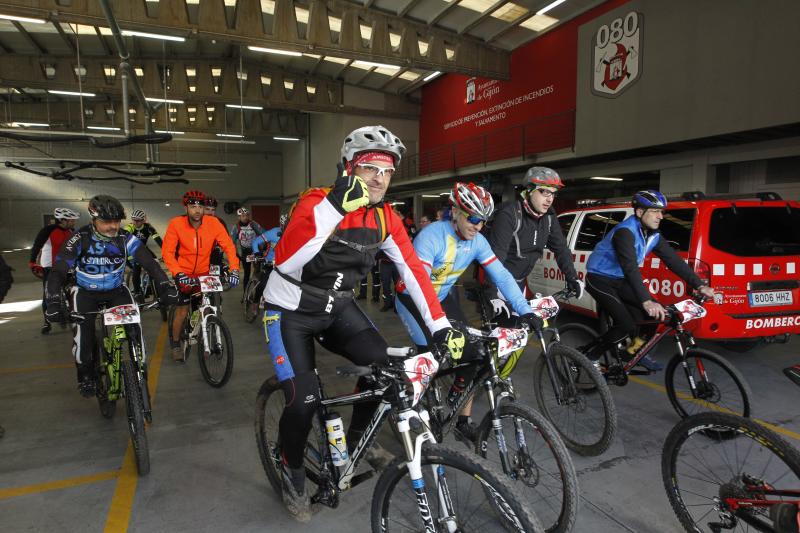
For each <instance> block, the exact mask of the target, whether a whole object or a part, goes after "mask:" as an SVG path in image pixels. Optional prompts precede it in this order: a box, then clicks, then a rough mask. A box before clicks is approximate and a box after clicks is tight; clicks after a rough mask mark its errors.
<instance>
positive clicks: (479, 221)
mask: <svg viewBox="0 0 800 533" xmlns="http://www.w3.org/2000/svg"><path fill="white" fill-rule="evenodd" d="M460 211H461V214H463V215H464V218H466V219H467V222H469V223H470V224H473V225H475V226H477V225H478V224H484V223H486V219H485V218H481V217H479V216H477V215H470V214H469V213H467V212H466V211H464V210H463V209H461V210H460Z"/></svg>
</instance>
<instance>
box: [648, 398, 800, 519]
mask: <svg viewBox="0 0 800 533" xmlns="http://www.w3.org/2000/svg"><path fill="white" fill-rule="evenodd" d="M661 477H662V480H663V482H664V489H665V490H666V491H667V496H668V497H669V502H670V505H672V509H673V511H674V512H675V515H676V516H677V517H678V520H679V521H680V523H681V525H683V527H684V528H685V529H686V531H688V532H691V533H695V532H706V531H708V532H712V531H713V530H714V526H715V525H717V524H720V525H721V524H726V525H725V526H723V527H722V528H721V529H723V530H726V531H727V530H733V531H753V530H755V531H767V532H770V531H776V529H775V527H774V524H773V522H772V519H771V518H770V513H769V505H763V506H760V505H758V503H754V504H752V503H751V504H749V505H743V506H741V507H739V509H738V510H737V509H733V508H732V507H731V506H730V503H731V500H734V501H735V500H741V499H749V500H756V501H757V500H761V501H765V502H777V501H784V500H788V499H794V500H796V497H795V498H789V497H781V496H777V495H774V494H770V493H769V488H768V487H770V488H772V489H777V490H781V489H783V490H794V491H797V490H800V452H798V451H797V450H796V449H795V448H793V447H792V446H791V445H789V444H788V443H787V442H786V441H785V440H783V439H782V438H781V437H780V436H778V435H777V434H775V433H774V432H772V431H770V430H768V429H767V428H765V427H763V426H761V425H760V424H758V423H756V422H754V421H752V420H750V419H747V418H742V417H739V416H733V415H729V414H724V413H713V412H709V413H701V414H697V415H693V416H690V417H688V418H686V419H684V420H683V421H681V422H680V423H678V424H677V425H676V426H675V427H674V428H673V429H672V431H670V433H669V435H668V436H667V440H666V441H665V442H664V449H663V452H662V454H661ZM765 489H766V490H765ZM726 500H727V501H726Z"/></svg>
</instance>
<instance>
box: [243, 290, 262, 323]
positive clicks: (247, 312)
mask: <svg viewBox="0 0 800 533" xmlns="http://www.w3.org/2000/svg"><path fill="white" fill-rule="evenodd" d="M257 287H258V280H257V279H251V280H250V282H249V283H248V284H247V287H246V288H245V291H244V320H245V322H247V323H248V324H249V323H250V322H252V321H253V320H255V319H256V316H258V300H259V298H258V296H257V295H256V294H255V292H256V288H257Z"/></svg>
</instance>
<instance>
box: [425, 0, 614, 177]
mask: <svg viewBox="0 0 800 533" xmlns="http://www.w3.org/2000/svg"><path fill="white" fill-rule="evenodd" d="M627 2H628V0H610V1H608V2H606V3H605V4H602V5H600V6H598V7H596V8H594V9H592V10H589V11H587V12H586V13H584V14H582V15H580V16H579V17H577V18H575V19H572V20H571V21H569V22H567V23H565V24H563V25H562V26H560V27H558V28H556V29H555V30H553V31H551V32H549V33H547V34H545V35H544V36H542V37H539V38H538V39H536V40H534V41H532V42H530V43H529V44H527V45H525V46H523V47H521V48H518V49H517V50H515V51H514V52H513V53H512V54H511V79H510V80H509V81H496V82H493V80H489V79H486V78H476V79H475V88H476V91H475V93H476V100H475V101H474V102H472V103H469V104H468V103H467V98H466V95H467V81H468V80H469V77H468V76H464V75H462V74H447V75H444V76H441V77H440V78H438V79H436V80H434V81H432V82H431V83H428V84H427V85H425V86H424V87H423V89H422V113H421V116H420V123H419V139H420V143H419V146H420V153H424V152H429V151H433V152H434V155H433V158H434V160H435V159H437V155H436V152H443V151H444V149H443V148H441V147H443V146H445V145H450V144H453V143H460V141H466V140H467V139H470V138H472V139H473V140H472V141H467V142H465V143H460V144H461V146H460V147H459V149H458V150H456V151H455V153H453V152H452V151H449V150H448V151H447V152H448V153H447V154H444V153H442V154H439V155H438V158H439V159H441V158H452V159H455V161H454V163H455V166H456V167H461V166H466V164H474V163H479V162H480V161H478V160H476V161H471V160H470V158H473V159H479V158H480V157H479V156H478V155H476V154H478V153H479V152H480V150H483V153H484V154H488V158H489V159H491V160H497V159H504V158H506V157H512V156H514V155H519V150H520V144H523V145H527V146H522V147H521V148H522V149H523V150H525V152H524V153H533V152H540V151H545V150H552V149H556V148H563V147H566V146H571V145H572V141H573V138H574V113H573V112H574V110H575V93H576V85H577V58H578V28H579V27H580V26H581V25H582V24H584V23H585V22H587V21H589V20H592V19H594V18H596V17H598V16H600V15H602V14H603V13H605V12H607V11H610V10H612V9H614V8H616V7H618V6H620V5H623V4H625V3H627ZM559 114H563V116H562V117H554V118H553V119H545V117H553V116H554V115H559ZM537 120H541V121H542V124H541V125H542V127H541V129H542V130H548V131H549V135H548V131H541V132H540V131H538V129H537V128H536V127H530V123H531V122H536V121H537ZM523 125H528V126H529V127H527V128H525V133H524V136H523V134H522V133H521V132H522V130H523V128H521V127H520V128H513V127H514V126H523ZM534 126H535V124H534ZM503 130H506V131H503ZM554 133H555V134H556V135H555V136H554V135H553V134H554ZM487 134H491V135H487ZM537 136H538V137H540V138H538V139H536V138H535V137H537ZM548 137H549V139H548ZM487 143H488V144H494V145H496V146H494V147H492V146H488V147H487V146H486V144H487ZM553 144H556V145H558V146H553ZM470 145H474V146H470ZM504 146H505V147H507V148H506V149H505V150H504V148H503V147H504ZM437 148H438V149H439V150H436V149H437ZM506 152H515V153H513V154H512V153H506ZM471 154H472V155H471Z"/></svg>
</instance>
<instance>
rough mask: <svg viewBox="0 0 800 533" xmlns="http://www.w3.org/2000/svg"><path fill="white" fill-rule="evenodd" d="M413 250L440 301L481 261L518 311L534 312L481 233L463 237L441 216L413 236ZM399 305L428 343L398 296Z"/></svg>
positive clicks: (415, 335) (416, 335)
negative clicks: (463, 275)
mask: <svg viewBox="0 0 800 533" xmlns="http://www.w3.org/2000/svg"><path fill="white" fill-rule="evenodd" d="M414 250H415V251H416V252H417V255H418V256H419V259H420V261H422V264H423V266H424V267H425V270H427V272H428V274H429V275H430V277H431V282H432V283H433V288H434V289H435V290H436V295H437V296H438V298H439V301H442V300H444V299H445V297H447V294H448V293H449V292H450V288H451V287H452V286H453V284H454V283H455V282H456V280H458V278H459V277H460V276H461V274H462V273H463V272H464V271H465V270H466V269H467V268H468V267H469V265H470V264H471V263H472V262H473V261H478V263H480V265H481V266H482V267H483V268H484V270H485V271H486V274H487V275H488V276H489V279H491V280H492V282H493V283H494V284H495V285H497V288H498V289H500V292H501V293H502V294H503V296H505V297H506V299H507V300H508V301H509V302H510V303H511V306H512V307H513V309H514V311H516V313H517V314H519V315H524V314H528V313H532V312H533V311H532V310H531V307H530V305H529V304H528V301H527V300H526V299H525V296H524V295H523V294H522V292H521V291H520V289H519V286H518V285H517V283H516V282H515V281H514V277H513V276H512V275H511V273H509V271H508V270H506V268H505V267H504V266H503V265H502V264H501V263H500V261H498V260H497V257H496V256H495V255H494V252H492V248H491V246H489V242H488V241H487V240H486V238H485V237H484V236H483V235H481V234H480V233H478V234H477V235H476V236H475V238H474V239H473V240H471V241H468V240H464V239H461V238H459V237H458V235H457V234H456V232H455V229H453V222H451V221H450V220H441V221H439V222H434V223H432V224H429V225H428V226H426V227H425V229H423V230H422V231H421V232H420V233H419V234H418V235H417V237H416V238H415V239H414ZM396 307H397V312H398V314H399V315H400V318H401V319H402V320H403V323H404V324H405V326H406V329H408V332H409V334H410V335H411V339H412V340H413V341H414V343H415V344H418V345H425V344H427V342H426V340H425V335H424V333H423V332H422V330H421V329H420V328H419V325H418V324H417V321H416V320H415V319H414V318H413V317H412V316H411V313H410V311H409V310H408V309H406V307H405V306H404V305H403V304H402V302H400V300H399V299H398V300H397V301H396Z"/></svg>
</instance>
